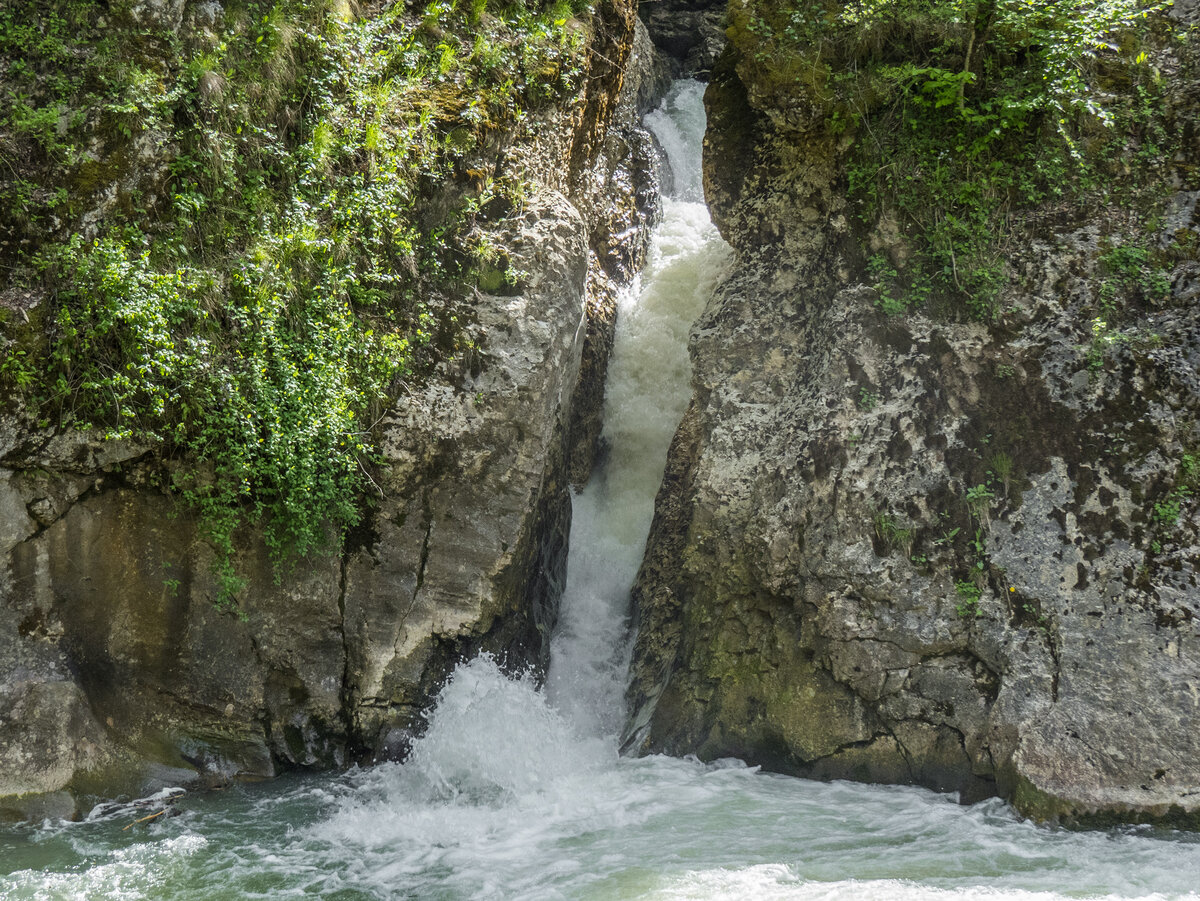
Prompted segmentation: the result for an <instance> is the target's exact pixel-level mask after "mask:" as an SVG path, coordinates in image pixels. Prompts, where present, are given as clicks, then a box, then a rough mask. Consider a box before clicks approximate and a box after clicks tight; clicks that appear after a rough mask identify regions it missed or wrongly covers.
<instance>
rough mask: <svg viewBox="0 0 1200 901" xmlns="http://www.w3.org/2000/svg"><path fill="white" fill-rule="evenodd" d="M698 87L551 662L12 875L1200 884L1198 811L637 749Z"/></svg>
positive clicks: (7, 884) (945, 885)
mask: <svg viewBox="0 0 1200 901" xmlns="http://www.w3.org/2000/svg"><path fill="white" fill-rule="evenodd" d="M700 92H701V87H700V86H699V85H698V84H696V83H694V82H683V83H680V84H679V85H677V86H676V88H675V89H674V90H673V92H672V94H671V96H670V97H669V99H668V101H667V104H666V109H665V110H664V111H661V112H659V113H656V114H654V115H653V116H652V117H651V125H652V127H654V128H655V130H656V132H657V133H658V135H659V137H660V140H661V141H662V143H663V145H664V146H665V147H666V149H667V150H668V153H669V155H670V158H671V161H672V165H673V167H674V168H675V170H676V188H677V191H676V197H675V199H669V200H667V201H666V203H665V209H664V213H665V215H664V219H663V223H662V225H661V226H660V227H659V229H658V230H657V233H656V235H655V239H654V246H653V250H652V255H651V261H650V265H649V266H648V267H647V270H646V272H645V273H644V275H643V283H642V287H641V289H640V290H635V291H631V292H630V294H629V295H628V296H627V297H626V298H625V299H624V301H623V304H622V307H621V312H620V325H619V331H618V337H617V344H616V348H615V350H614V357H613V360H612V363H611V367H610V379H609V385H608V391H607V403H606V414H605V415H606V420H605V422H606V425H605V429H606V434H607V437H608V439H609V441H610V443H611V452H610V454H609V457H608V460H607V463H606V465H605V467H604V468H603V469H602V470H601V471H600V472H599V473H598V474H597V477H596V478H595V479H594V480H593V483H592V484H591V485H589V487H588V489H587V490H586V491H585V492H584V493H583V494H582V495H580V496H579V497H577V498H576V499H575V517H574V522H575V524H574V527H573V529H572V536H571V547H572V550H571V558H570V563H569V576H568V584H567V589H566V592H565V595H564V598H563V605H562V615H561V623H560V626H559V628H558V631H557V633H556V634H555V636H554V639H553V642H552V662H551V668H550V673H549V676H548V679H547V684H546V686H545V688H544V689H539V688H538V687H537V686H536V685H535V683H534V681H533V680H532V679H531V678H528V677H525V678H509V677H506V676H505V675H503V674H502V673H501V672H500V670H499V668H498V667H497V666H496V664H495V662H494V661H492V660H491V659H489V658H487V657H482V658H479V659H476V660H474V661H471V662H470V663H467V664H465V665H464V666H462V667H460V668H459V669H458V671H457V672H456V673H455V674H454V676H453V677H452V679H451V680H450V681H449V682H448V683H447V685H446V687H445V688H444V690H443V691H442V692H441V694H440V696H439V698H438V704H437V707H436V710H435V712H434V714H433V715H432V717H431V719H430V723H429V729H428V731H427V732H426V734H425V735H424V736H423V737H422V738H421V739H420V740H419V741H417V742H416V744H415V746H414V748H413V752H412V754H411V756H410V758H409V759H408V760H407V761H406V762H405V763H404V764H403V765H399V764H397V765H384V766H379V767H376V768H374V769H371V770H368V771H362V772H353V773H350V774H347V775H344V776H340V777H334V776H325V777H309V778H304V779H302V778H299V777H296V778H291V779H284V780H279V781H277V782H274V783H269V784H265V785H259V786H240V787H238V788H236V789H234V790H232V791H230V792H226V793H223V794H218V795H208V796H202V797H197V798H193V799H189V800H188V801H187V802H186V804H185V805H183V806H185V807H186V809H185V810H184V813H183V815H181V816H178V817H175V818H173V819H169V820H163V821H157V822H155V823H153V824H151V825H149V826H148V827H145V828H144V830H143V831H141V832H126V831H123V830H122V827H123V826H124V825H125V824H126V823H128V821H129V817H128V815H123V816H122V815H120V814H118V813H108V814H105V815H103V816H99V817H97V818H96V819H93V820H90V821H85V822H83V823H76V824H64V823H47V824H44V825H43V826H41V827H38V828H32V827H10V828H8V829H5V830H0V898H4V899H26V898H37V899H52V898H87V899H99V898H121V899H167V898H179V899H196V901H201V899H203V901H215V899H225V898H228V899H242V898H281V897H292V896H299V895H317V896H320V897H326V898H336V899H360V898H361V899H375V898H413V899H422V901H425V899H466V898H478V899H518V898H519V899H551V898H573V899H632V898H651V899H709V898H722V899H745V898H754V899H785V898H786V899H834V898H837V899H889V901H891V899H900V901H906V899H980V898H989V899H991V898H1002V899H1020V901H1025V899H1030V901H1032V899H1039V901H1050V899H1062V898H1085V897H1102V898H1156V899H1158V898H1190V899H1197V898H1200V896H1198V895H1197V894H1196V893H1195V887H1196V883H1197V879H1198V877H1197V874H1198V873H1200V836H1198V835H1195V834H1186V833H1171V832H1166V831H1160V832H1155V831H1151V830H1146V829H1125V830H1116V831H1109V832H1090V833H1077V832H1069V831H1065V830H1055V829H1047V828H1039V827H1036V826H1033V825H1031V824H1028V823H1023V822H1021V821H1020V820H1019V819H1017V818H1016V817H1015V816H1014V815H1013V814H1012V812H1011V811H1010V809H1009V808H1008V807H1007V806H1006V805H1004V804H1003V803H1001V802H999V801H995V800H993V801H988V802H984V803H982V804H977V805H974V806H972V807H961V806H959V805H957V804H956V803H955V801H954V799H953V798H951V797H948V796H945V795H936V794H933V793H931V792H927V791H923V790H919V789H910V788H895V787H879V786H863V785H852V784H848V783H832V784H822V783H815V782H808V781H805V780H801V779H793V778H789V777H784V776H773V775H769V774H763V773H759V772H758V771H757V770H756V769H754V768H750V767H746V766H743V765H742V764H740V763H738V762H737V761H721V762H717V763H715V764H708V765H706V764H702V763H699V762H698V761H695V760H676V759H671V758H666V757H648V758H641V759H622V758H620V757H619V756H618V754H617V738H616V733H617V731H618V729H619V728H620V726H621V720H622V717H623V711H622V705H621V697H622V690H623V687H624V679H625V668H626V664H627V657H628V650H627V644H626V640H625V638H626V637H625V621H624V617H625V607H626V603H627V595H628V589H629V586H630V584H631V582H632V580H633V577H634V573H635V570H636V567H637V565H638V562H639V558H640V556H641V552H642V545H643V543H644V541H645V537H646V532H647V529H648V527H649V522H650V516H651V511H652V505H653V498H654V493H655V490H656V488H657V485H658V482H659V480H660V479H661V477H662V468H663V462H664V457H665V454H666V448H667V443H668V441H669V440H670V436H671V432H672V431H673V429H674V427H675V424H676V422H677V421H678V419H679V416H680V414H681V413H682V411H683V409H684V406H685V405H686V403H687V398H688V360H687V354H686V350H685V345H686V337H687V330H688V327H689V324H690V322H691V321H692V319H693V317H694V316H695V314H696V313H697V312H698V311H699V309H700V308H701V307H702V306H703V303H704V301H705V298H706V296H707V294H708V292H709V290H710V289H711V287H712V285H713V283H714V281H715V279H716V278H717V277H718V275H719V272H720V269H721V266H722V265H723V259H724V251H723V249H722V245H721V244H720V241H719V239H718V238H717V237H716V235H715V232H714V230H713V228H712V226H711V224H709V222H708V216H707V212H706V211H705V209H704V206H703V203H702V202H701V192H700V188H699V180H698V174H699V152H698V148H699V146H700V143H699V139H700V135H701V133H702V131H703V111H702V107H701V105H700Z"/></svg>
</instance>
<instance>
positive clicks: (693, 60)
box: [638, 0, 727, 76]
mask: <svg viewBox="0 0 1200 901" xmlns="http://www.w3.org/2000/svg"><path fill="white" fill-rule="evenodd" d="M726 5H727V4H726V3H724V2H722V0H656V2H653V3H642V4H641V5H640V6H639V8H638V13H639V15H640V16H641V17H642V19H643V20H644V21H645V23H646V29H647V31H649V33H650V38H651V39H652V40H653V41H654V45H655V46H656V47H657V48H658V49H659V50H660V51H661V53H662V54H663V56H664V57H666V59H667V60H668V61H669V64H670V66H671V70H672V72H673V73H674V74H675V75H676V76H691V75H706V74H707V73H708V72H709V71H710V70H711V69H712V67H713V64H714V63H715V62H716V61H717V57H718V56H720V55H721V51H722V50H723V49H724V47H725V7H726Z"/></svg>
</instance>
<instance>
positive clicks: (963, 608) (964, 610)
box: [954, 582, 982, 619]
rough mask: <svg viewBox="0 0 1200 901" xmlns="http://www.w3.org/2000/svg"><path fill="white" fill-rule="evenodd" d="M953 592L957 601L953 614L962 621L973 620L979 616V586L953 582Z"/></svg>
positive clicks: (972, 583)
mask: <svg viewBox="0 0 1200 901" xmlns="http://www.w3.org/2000/svg"><path fill="white" fill-rule="evenodd" d="M954 590H955V592H957V594H958V597H959V601H958V604H957V605H956V606H955V608H954V612H955V613H957V614H958V615H959V616H961V617H963V618H964V619H974V618H975V617H977V616H981V615H982V613H981V611H980V609H979V595H980V591H979V586H978V585H976V584H975V583H974V582H955V583H954Z"/></svg>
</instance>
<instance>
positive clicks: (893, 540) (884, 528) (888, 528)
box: [874, 513, 915, 556]
mask: <svg viewBox="0 0 1200 901" xmlns="http://www.w3.org/2000/svg"><path fill="white" fill-rule="evenodd" d="M874 525H875V535H876V536H877V537H878V538H879V540H880V541H882V542H883V543H884V544H885V545H887V546H888V547H890V548H893V549H896V550H899V551H903V553H904V555H905V556H909V555H910V554H912V546H913V539H914V537H915V532H914V531H913V529H912V528H910V527H908V526H903V525H901V524H900V522H899V521H898V520H897V519H896V517H895V516H893V515H892V514H891V513H876V514H875V518H874Z"/></svg>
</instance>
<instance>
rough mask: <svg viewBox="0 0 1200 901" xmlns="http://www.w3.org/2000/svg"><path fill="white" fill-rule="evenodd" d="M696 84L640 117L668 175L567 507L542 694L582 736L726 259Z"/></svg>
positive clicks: (611, 703) (611, 670) (617, 665)
mask: <svg viewBox="0 0 1200 901" xmlns="http://www.w3.org/2000/svg"><path fill="white" fill-rule="evenodd" d="M703 92H704V86H703V85H702V84H700V83H699V82H696V81H690V80H689V81H683V82H680V83H678V84H677V85H676V86H675V88H674V89H673V90H672V91H671V93H670V94H669V95H668V96H667V98H666V100H665V101H664V104H663V106H662V107H661V108H660V109H658V110H656V111H654V112H652V113H650V114H649V115H648V116H647V117H646V124H647V125H648V126H649V127H650V128H651V129H652V130H653V132H654V134H655V136H656V137H657V138H658V140H659V142H660V143H661V145H662V147H663V149H664V150H665V151H666V154H667V160H668V162H669V164H670V166H671V170H672V174H673V176H674V178H673V182H674V186H675V189H674V196H670V197H666V198H664V199H663V218H662V222H661V223H660V225H659V226H658V228H657V229H656V230H655V233H654V236H653V240H652V243H651V247H650V253H649V258H648V260H647V265H646V268H645V270H644V271H643V272H642V273H641V275H640V276H639V278H638V279H637V280H636V281H635V283H634V284H633V285H632V286H631V287H630V288H629V289H628V290H627V291H625V292H623V294H622V295H621V297H620V300H619V306H618V313H617V333H616V340H615V343H614V348H613V354H612V359H611V361H610V363H609V370H608V382H607V385H606V389H605V403H604V437H605V439H606V441H607V444H608V448H609V452H608V455H607V457H606V458H605V460H604V462H603V464H602V466H601V467H600V468H599V470H598V471H597V472H596V474H595V475H594V476H593V478H592V480H591V482H590V483H589V484H588V486H587V488H586V490H585V491H583V492H582V493H581V494H580V495H579V496H577V497H576V498H574V515H573V520H572V527H571V545H570V548H571V549H570V556H569V559H568V563H567V584H566V589H565V591H564V593H563V598H562V603H561V612H560V621H559V625H558V628H557V630H556V632H555V635H554V637H553V639H552V641H551V662H550V670H549V674H548V677H547V696H548V698H549V700H550V702H551V704H552V705H553V706H554V707H555V708H556V709H558V710H559V711H561V712H562V713H563V714H564V715H565V716H567V717H568V718H569V719H570V720H571V721H572V722H574V723H575V724H576V725H577V727H578V728H579V729H580V731H581V733H582V734H587V735H612V734H614V733H616V732H617V731H619V730H620V728H621V726H622V723H623V720H624V716H625V710H624V703H623V698H624V689H625V682H626V676H627V672H628V667H629V645H628V642H627V641H626V631H627V628H626V615H627V612H628V603H629V590H630V588H631V587H632V585H633V580H634V577H635V576H636V575H637V569H638V565H639V564H640V563H641V559H642V551H643V549H644V547H645V544H646V536H647V534H648V533H649V530H650V521H651V519H652V517H653V514H654V496H655V493H656V492H657V491H658V486H659V483H660V482H661V481H662V475H663V468H664V466H665V463H666V456H667V448H668V446H669V445H670V443H671V437H672V435H673V434H674V432H675V428H676V426H677V425H678V424H679V420H680V418H681V417H682V416H683V413H684V410H685V409H686V408H687V404H688V400H689V398H690V397H691V366H690V363H689V360H688V352H687V336H688V331H689V329H690V327H691V324H692V322H693V320H694V319H695V318H696V316H698V315H699V314H700V312H701V311H702V310H703V309H704V305H705V303H706V302H707V300H708V298H709V297H710V296H711V294H712V290H713V288H714V287H715V284H716V281H717V280H718V279H719V278H720V276H721V274H722V272H723V270H724V268H725V266H726V264H727V261H728V259H729V248H728V246H727V245H726V244H725V243H724V241H722V240H721V238H720V236H719V235H718V234H717V230H716V228H715V227H714V226H713V225H712V223H711V221H710V220H709V217H708V208H707V207H706V206H705V205H704V193H703V188H702V186H701V172H700V147H701V145H702V141H703V138H704V124H705V122H704V104H703Z"/></svg>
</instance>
